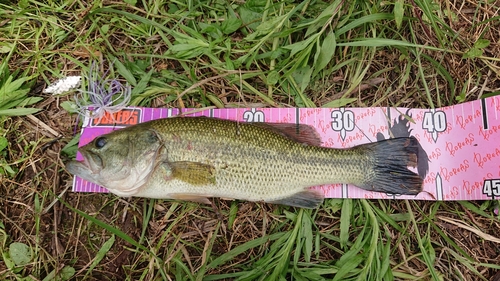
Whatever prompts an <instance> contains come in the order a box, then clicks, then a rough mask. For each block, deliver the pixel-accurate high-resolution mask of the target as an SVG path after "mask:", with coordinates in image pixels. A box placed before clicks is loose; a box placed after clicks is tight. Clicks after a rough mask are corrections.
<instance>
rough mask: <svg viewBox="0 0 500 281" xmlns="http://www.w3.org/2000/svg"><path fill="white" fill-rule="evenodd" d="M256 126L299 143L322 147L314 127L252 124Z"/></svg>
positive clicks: (284, 124)
mask: <svg viewBox="0 0 500 281" xmlns="http://www.w3.org/2000/svg"><path fill="white" fill-rule="evenodd" d="M250 124H252V125H254V126H257V127H260V128H263V129H266V130H269V131H273V132H274V133H277V134H279V135H282V136H284V137H287V138H289V139H291V140H294V141H296V142H299V143H303V144H307V145H311V146H320V145H321V143H322V141H321V137H320V136H319V134H318V132H317V131H316V129H315V128H314V127H313V126H310V125H306V124H294V123H260V122H255V123H250Z"/></svg>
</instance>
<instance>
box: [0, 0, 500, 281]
mask: <svg viewBox="0 0 500 281" xmlns="http://www.w3.org/2000/svg"><path fill="white" fill-rule="evenodd" d="M47 2H48V3H41V2H37V1H32V0H24V1H17V2H15V3H10V2H9V3H7V2H5V1H0V58H2V63H1V64H0V112H1V110H6V109H14V110H15V111H14V112H10V114H8V115H7V114H6V115H5V116H2V115H1V114H0V120H1V122H0V137H2V138H3V139H0V155H1V157H2V158H0V165H2V166H0V167H1V170H0V181H1V182H0V252H1V253H2V258H1V259H0V279H4V280H67V279H69V278H72V279H73V280H219V279H225V280H235V279H238V280H292V279H293V280H327V279H328V280H330V279H334V280H351V279H352V280H354V279H356V278H359V279H361V280H391V279H396V280H436V279H438V280H500V263H499V260H500V238H499V234H498V233H499V231H500V221H499V217H498V214H495V213H494V212H495V208H496V210H498V201H495V200H491V201H484V202H472V201H460V202H429V201H406V200H340V199H329V200H326V201H325V203H324V204H323V205H322V206H321V208H318V209H315V210H301V209H297V208H290V207H283V206H277V205H271V204H263V203H250V202H244V201H226V200H219V199H215V200H214V204H215V205H216V206H217V209H218V210H219V211H218V212H217V211H214V209H213V208H212V207H211V206H210V205H208V206H206V205H203V204H197V203H189V202H172V201H167V200H150V199H140V198H133V199H124V198H118V197H116V196H114V195H111V194H82V193H74V192H71V184H72V176H71V175H69V174H68V173H67V171H65V169H64V167H65V166H64V164H65V163H66V162H67V161H68V160H70V159H71V158H72V157H74V149H75V148H76V147H75V145H69V146H67V145H68V143H70V142H71V140H73V139H74V137H75V135H77V134H76V133H77V132H78V131H79V130H80V127H79V126H80V125H81V118H78V117H77V116H78V114H77V113H76V112H75V111H76V108H77V107H76V104H75V97H74V92H71V93H69V94H66V95H62V96H54V95H51V94H47V93H43V89H45V88H46V86H47V84H49V83H51V82H53V81H55V80H57V79H58V78H61V77H63V76H69V75H80V74H81V75H87V74H86V73H88V70H89V66H90V65H91V62H92V61H94V62H97V69H98V70H97V71H98V72H99V73H100V74H103V73H105V72H106V71H108V69H110V70H109V71H108V77H109V78H116V79H119V81H121V82H122V83H124V84H125V83H129V84H130V85H131V86H132V87H133V89H134V92H132V97H131V102H130V104H132V105H141V106H151V107H177V108H205V107H208V108H213V107H235V106H252V107H253V106H256V107H270V106H273V107H285V106H293V107H320V106H325V105H326V106H331V107H334V106H347V107H367V106H405V107H417V108H429V107H441V106H448V105H454V104H459V103H462V102H467V101H471V100H476V99H479V98H482V97H488V96H494V95H498V94H499V93H500V92H499V91H500V59H499V56H498V54H499V53H500V13H499V11H500V2H499V1H480V2H478V1H475V0H474V1H464V2H460V1H459V2H449V1H445V0H436V1H429V0H421V1H417V0H414V1H413V0H412V1H402V0H397V1H361V0H360V1H354V2H352V1H340V0H339V1H331V2H326V1H325V2H322V1H305V2H299V1H275V2H272V1H258V0H254V1H235V2H229V1H220V0H217V1H195V2H192V1H174V2H169V1H142V2H137V1H130V0H129V1H124V2H113V1H92V2H91V3H85V2H78V1H76V2H74V1H67V2H65V1H47ZM332 46H334V47H332ZM111 65H112V66H111ZM8 77H11V78H12V79H13V80H12V81H20V82H19V85H14V83H11V80H9V79H8ZM19 79H23V80H22V81H21V80H19ZM6 85H9V88H7V86H6ZM193 85H194V86H193ZM85 86H86V85H85V84H84V86H83V87H85ZM191 86H193V87H191ZM2 87H4V88H3V89H4V91H2V90H1V89H2ZM190 87H191V88H190ZM16 90H19V91H16ZM6 93H15V94H16V95H15V96H14V97H13V96H9V95H8V94H6ZM80 98H81V99H82V100H88V97H80ZM6 100H7V101H16V100H17V101H18V103H15V104H14V103H9V102H6ZM22 108H36V109H39V111H37V112H34V111H33V112H25V111H23V110H24V109H22ZM10 115H13V116H10ZM4 140H6V142H5V141H4ZM2 143H5V146H4V147H2V146H3V145H2ZM65 147H66V150H63V148H65ZM16 243H17V244H16ZM12 245H15V246H12ZM13 247H14V248H15V247H18V248H17V249H18V250H19V249H20V251H21V252H22V251H23V250H25V253H24V254H19V256H21V257H27V261H25V262H21V261H19V260H17V259H16V257H13V255H14V254H15V253H14V252H12V251H13V250H12V249H13Z"/></svg>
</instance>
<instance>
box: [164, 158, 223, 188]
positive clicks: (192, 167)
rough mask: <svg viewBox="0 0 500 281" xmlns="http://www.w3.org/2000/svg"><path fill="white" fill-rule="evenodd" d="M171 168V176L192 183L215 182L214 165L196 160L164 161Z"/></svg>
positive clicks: (204, 183)
mask: <svg viewBox="0 0 500 281" xmlns="http://www.w3.org/2000/svg"><path fill="white" fill-rule="evenodd" d="M164 165H167V166H168V167H169V168H170V169H171V170H172V178H175V179H178V180H181V181H184V182H187V183H189V184H192V185H208V184H215V167H214V166H212V165H208V164H203V163H198V162H188V161H179V162H168V163H164Z"/></svg>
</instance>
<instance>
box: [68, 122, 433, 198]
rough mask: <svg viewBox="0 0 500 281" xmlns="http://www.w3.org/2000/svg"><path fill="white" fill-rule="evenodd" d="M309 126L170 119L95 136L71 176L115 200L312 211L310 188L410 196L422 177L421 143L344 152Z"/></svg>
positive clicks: (411, 141) (391, 143)
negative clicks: (236, 203) (349, 187)
mask: <svg viewBox="0 0 500 281" xmlns="http://www.w3.org/2000/svg"><path fill="white" fill-rule="evenodd" d="M320 144H321V141H320V139H319V136H318V134H317V132H316V130H315V129H314V128H313V127H311V126H308V125H296V124H278V123H271V124H270V123H242V122H235V121H229V120H222V119H215V118H207V117H172V118H166V119H159V120H153V121H149V122H146V123H141V124H138V125H134V126H131V127H127V128H124V129H120V130H117V131H114V132H111V133H109V134H107V135H103V136H99V137H97V138H95V139H94V140H93V141H92V142H90V143H89V144H87V145H85V146H83V147H81V148H79V151H80V153H81V154H82V156H83V158H84V160H83V161H71V162H69V163H68V164H67V166H66V168H67V170H68V171H69V172H71V173H72V174H75V175H78V176H80V177H81V178H83V179H85V180H88V181H91V182H94V183H96V184H99V185H101V186H103V187H106V188H107V189H108V190H109V191H110V192H112V193H114V194H116V195H118V196H124V197H129V196H136V197H147V198H158V199H178V200H190V201H197V202H203V203H209V202H210V201H209V200H208V198H210V197H221V198H225V199H243V200H248V201H262V202H269V203H278V204H284V205H290V206H296V207H303V208H316V207H318V206H319V205H320V204H321V203H322V202H323V194H322V193H321V192H319V191H316V190H311V189H308V187H311V186H316V185H322V184H332V183H348V184H353V185H356V186H358V187H360V188H363V189H366V190H370V191H378V192H384V193H390V194H407V195H415V194H418V193H419V192H421V191H422V181H423V180H422V178H421V177H420V176H419V175H418V174H417V173H414V172H413V171H411V170H410V169H408V167H415V166H416V164H417V161H418V157H417V156H418V149H419V143H418V141H417V140H416V139H415V138H413V137H410V138H395V139H389V140H385V141H381V142H376V143H369V144H363V145H359V146H355V147H353V148H349V149H333V148H326V147H321V146H320Z"/></svg>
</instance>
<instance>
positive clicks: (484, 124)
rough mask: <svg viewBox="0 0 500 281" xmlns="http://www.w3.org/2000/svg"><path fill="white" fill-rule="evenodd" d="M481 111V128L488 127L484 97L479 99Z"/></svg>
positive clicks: (485, 128) (486, 128)
mask: <svg viewBox="0 0 500 281" xmlns="http://www.w3.org/2000/svg"><path fill="white" fill-rule="evenodd" d="M481 111H482V113H483V130H488V129H489V124H488V110H487V108H486V99H481Z"/></svg>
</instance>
